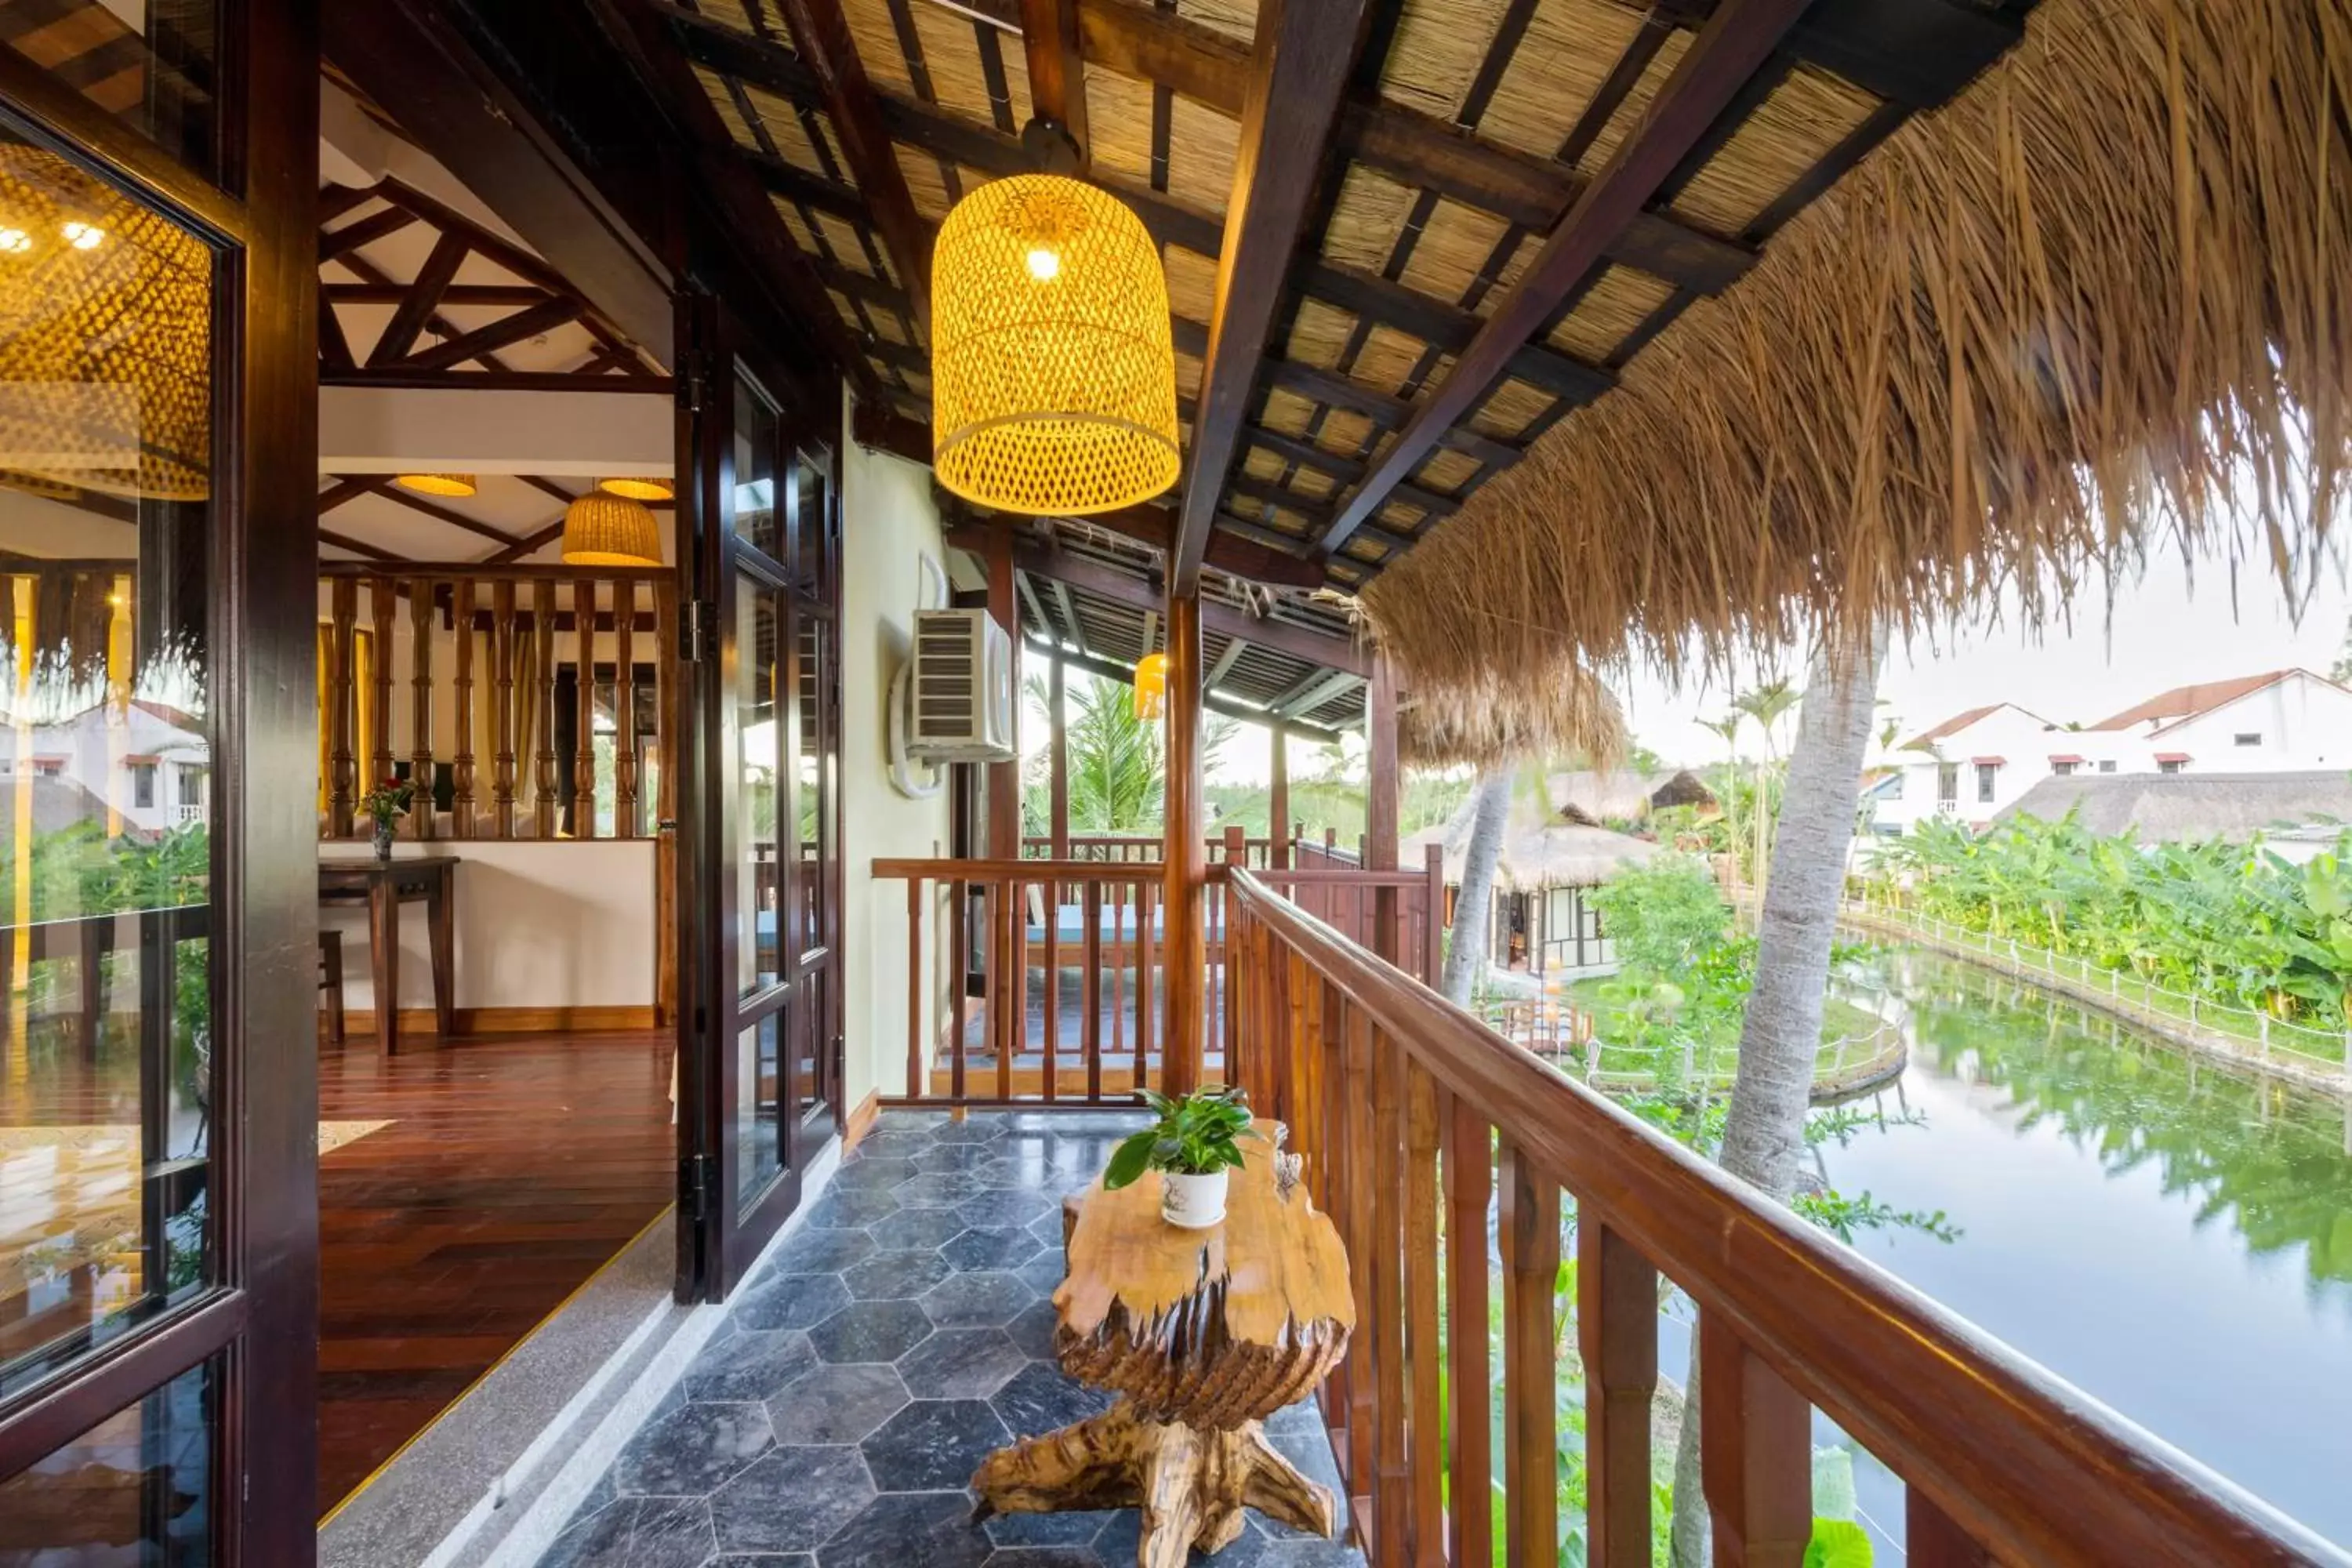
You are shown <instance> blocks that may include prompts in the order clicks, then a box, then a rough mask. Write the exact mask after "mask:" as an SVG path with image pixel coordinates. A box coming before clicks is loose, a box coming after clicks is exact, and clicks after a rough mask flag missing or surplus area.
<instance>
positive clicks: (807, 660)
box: [793, 615, 827, 955]
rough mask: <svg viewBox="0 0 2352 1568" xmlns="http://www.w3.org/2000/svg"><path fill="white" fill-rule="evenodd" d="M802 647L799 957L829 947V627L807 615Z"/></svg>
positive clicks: (796, 832)
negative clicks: (826, 943)
mask: <svg viewBox="0 0 2352 1568" xmlns="http://www.w3.org/2000/svg"><path fill="white" fill-rule="evenodd" d="M796 629H797V632H798V641H799V643H800V658H799V661H798V664H799V668H798V669H797V671H796V674H797V676H798V681H797V685H798V688H799V690H798V699H799V704H800V711H799V713H798V714H797V715H796V717H797V719H798V721H799V722H798V726H797V728H796V730H795V732H794V742H795V754H794V757H793V763H794V776H793V786H794V787H793V818H794V827H793V837H794V838H795V840H796V841H797V843H798V846H799V857H798V865H799V873H798V874H799V879H800V900H799V902H800V909H799V911H798V914H797V917H796V921H795V923H796V924H797V925H798V927H799V950H798V951H799V952H800V953H801V954H803V955H806V954H810V953H814V952H815V951H816V950H817V949H818V948H820V947H823V946H824V893H825V888H824V881H825V878H824V870H825V868H824V859H823V858H822V857H821V855H820V849H821V848H822V846H823V842H824V840H823V833H824V818H825V816H826V811H825V805H826V803H825V799H824V771H823V770H824V715H823V712H822V709H823V706H824V704H823V703H822V702H821V701H820V700H819V698H820V696H821V694H822V693H823V692H824V680H825V677H826V673H827V672H826V670H825V668H824V647H825V641H826V639H825V638H824V637H823V636H822V635H821V634H822V633H823V632H824V630H825V629H826V628H825V623H824V622H822V621H820V620H818V619H817V617H816V616H812V615H803V616H801V617H800V625H799V626H798V627H797V628H796Z"/></svg>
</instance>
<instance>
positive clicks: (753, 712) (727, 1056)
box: [680, 306, 841, 1297]
mask: <svg viewBox="0 0 2352 1568" xmlns="http://www.w3.org/2000/svg"><path fill="white" fill-rule="evenodd" d="M693 313H694V311H693V310H692V308H689V314H693ZM717 316H718V312H717V311H716V310H715V308H714V307H709V306H705V307H703V308H702V309H701V312H700V319H699V330H700V331H702V332H703V333H704V334H706V335H707V338H708V339H709V341H712V342H715V343H716V344H718V345H719V346H718V347H717V348H715V349H714V351H713V353H712V360H713V363H716V364H718V365H719V366H721V367H723V368H722V369H720V370H719V373H718V374H713V375H711V376H710V377H709V379H708V380H707V381H705V382H703V383H701V384H699V385H698V389H697V390H698V392H699V396H700V407H699V408H697V409H690V410H689V417H688V430H689V434H688V444H689V447H690V449H691V451H692V452H693V454H694V457H695V467H696V469H697V472H698V478H697V480H696V482H695V483H694V484H693V485H692V486H691V487H690V490H691V495H690V496H688V497H687V498H685V499H686V504H688V508H689V512H688V516H689V521H690V523H691V531H692V536H693V539H694V542H695V563H694V571H695V575H696V588H695V593H696V596H697V601H698V609H697V613H696V614H695V615H693V616H689V622H690V623H694V624H698V625H700V626H704V627H705V628H706V629H707V634H708V635H707V644H706V646H703V647H698V648H696V649H694V650H690V651H693V652H695V653H697V654H698V658H697V683H696V689H697V692H698V704H697V707H698V717H699V720H700V722H699V725H698V732H699V744H698V746H697V747H696V748H695V752H696V753H697V754H696V755H694V756H693V757H691V758H682V759H681V766H682V768H684V769H686V770H688V772H687V773H682V775H681V776H682V777H684V778H686V779H687V781H688V796H687V798H688V803H689V804H688V814H689V819H690V820H689V821H688V824H687V825H686V826H687V837H688V841H689V851H688V863H689V864H692V865H695V866H697V867H698V868H699V871H698V878H697V880H698V884H699V893H698V897H697V898H696V899H695V900H694V902H695V903H696V904H697V905H698V909H697V910H693V911H689V916H688V929H689V931H690V932H691V933H692V934H693V936H694V938H695V940H694V941H693V942H691V943H690V945H691V946H693V947H695V948H697V949H698V950H699V952H700V953H701V955H702V962H701V963H699V964H698V965H689V966H688V967H689V968H692V969H695V970H697V971H698V973H699V975H700V978H701V989H700V995H699V1001H698V1003H697V1004H695V1005H690V1006H689V1008H688V1016H686V1017H684V1018H682V1019H681V1040H680V1050H681V1059H682V1060H688V1061H689V1062H691V1063H693V1064H694V1066H693V1067H690V1068H689V1070H688V1072H687V1073H686V1074H685V1077H684V1080H683V1081H684V1085H685V1089H684V1093H683V1097H682V1100H681V1104H682V1105H683V1106H686V1107H689V1108H691V1110H693V1111H694V1113H695V1114H694V1116H693V1118H692V1121H691V1123H690V1124H689V1125H688V1128H687V1131H688V1136H689V1138H690V1139H691V1140H692V1147H693V1149H694V1150H695V1152H694V1153H692V1154H690V1155H689V1157H688V1172H687V1177H686V1180H687V1186H686V1196H687V1201H688V1211H689V1213H691V1214H694V1215H699V1216H700V1218H699V1223H698V1226H697V1228H696V1233H695V1235H694V1237H693V1238H692V1240H691V1241H690V1243H682V1247H681V1257H680V1263H681V1283H682V1289H684V1290H685V1291H686V1292H687V1293H688V1294H689V1295H695V1296H703V1297H710V1296H717V1295H720V1294H723V1293H724V1292H725V1291H726V1290H727V1289H731V1288H732V1286H733V1285H734V1283H735V1282H736V1281H737V1280H738V1279H741V1278H742V1276H743V1274H744V1273H745V1271H746V1270H747V1269H748V1268H750V1266H751V1262H752V1260H753V1259H755V1258H757V1257H758V1255H759V1251H760V1248H761V1247H763V1246H764V1245H765V1244H766V1242H767V1241H768V1239H769V1238H770V1237H772V1236H773V1235H774V1234H775V1231H776V1228H777V1227H778V1226H781V1225H782V1223H783V1221H784V1220H785V1219H786V1218H787V1217H789V1216H790V1215H791V1214H792V1212H793V1209H794V1208H795V1207H796V1206H797V1205H798V1203H799V1201H800V1184H801V1173H802V1172H803V1169H804V1168H805V1166H806V1164H807V1163H808V1161H809V1160H810V1159H811V1158H813V1157H814V1155H815V1154H817V1153H818V1152H821V1151H822V1150H823V1149H824V1146H825V1143H826V1141H827V1140H828V1139H830V1138H831V1137H832V1136H833V1135H834V1133H835V1129H836V1128H837V1126H838V1125H839V1120H840V1114H841V1112H840V1105H839V1101H840V1088H839V1085H840V1066H839V1063H840V1051H841V1027H840V1021H839V1020H840V984H839V980H838V973H837V972H838V968H839V956H838V954H839V942H838V940H837V936H836V932H837V931H838V920H839V914H838V903H839V878H840V853H839V833H838V826H837V824H838V814H839V807H838V802H837V799H836V797H835V792H836V790H837V787H838V776H839V768H838V766H837V758H838V754H839V740H838V735H839V728H840V721H839V711H840V701H841V698H840V681H839V675H838V663H839V660H838V648H839V639H840V633H839V627H838V624H837V620H836V616H835V605H837V603H838V598H839V584H838V582H837V574H836V570H835V563H836V562H837V560H838V557H839V534H840V520H839V515H838V508H837V507H836V506H835V501H834V479H833V456H832V449H831V434H832V433H831V432H830V431H825V432H823V433H821V436H820V437H819V438H815V439H812V438H809V435H808V433H806V432H804V431H801V430H796V429H795V428H794V422H793V420H792V419H791V418H790V417H788V416H787V415H786V413H785V410H784V405H783V404H782V400H781V399H780V398H779V397H778V396H776V395H774V394H772V392H771V390H770V388H771V387H772V386H774V385H777V384H779V383H778V382H776V381H774V380H771V379H767V378H764V377H763V375H762V373H761V369H760V368H759V366H758V364H757V363H755V361H754V359H753V357H752V356H751V353H750V352H749V349H748V346H747V345H743V344H740V343H732V342H729V341H728V340H727V339H726V338H725V337H724V335H723V334H722V332H721V329H720V326H719V322H718V320H717ZM693 395H694V394H692V393H689V397H690V398H691V397H692V396H693ZM692 635H693V634H692V633H691V631H690V632H689V636H692ZM697 1019H699V1020H701V1022H700V1024H699V1026H697V1023H696V1020H697Z"/></svg>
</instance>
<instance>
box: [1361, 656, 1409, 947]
mask: <svg viewBox="0 0 2352 1568" xmlns="http://www.w3.org/2000/svg"><path fill="white" fill-rule="evenodd" d="M1364 740H1365V742H1366V747H1365V749H1366V751H1367V752H1368V753H1369V755H1368V757H1367V765H1368V767H1369V769H1370V782H1369V783H1368V784H1366V786H1365V790H1364V857H1363V862H1364V868H1365V869H1366V870H1368V871H1393V870H1395V869H1396V868H1397V804H1398V803H1397V690H1396V667H1395V666H1393V665H1391V663H1389V660H1388V656H1387V655H1386V654H1383V653H1381V652H1380V651H1379V650H1377V649H1375V650H1374V652H1373V654H1372V679H1371V685H1370V689H1369V690H1368V691H1366V693H1365V699H1364ZM1398 906H1399V900H1398V898H1397V890H1396V889H1394V888H1381V889H1376V890H1375V891H1374V892H1373V894H1372V951H1373V952H1377V953H1379V954H1380V955H1381V957H1382V958H1385V959H1387V960H1388V961H1389V962H1390V963H1396V962H1397V959H1398V956H1399V954H1400V952H1402V945H1403V944H1402V942H1400V941H1399V940H1398V933H1397V910H1398Z"/></svg>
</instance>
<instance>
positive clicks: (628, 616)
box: [613, 577, 799, 860]
mask: <svg viewBox="0 0 2352 1568" xmlns="http://www.w3.org/2000/svg"><path fill="white" fill-rule="evenodd" d="M636 622H637V584H636V580H635V578H630V577H624V578H622V579H620V580H619V581H618V582H616V583H614V584H613V837H615V838H635V837H636V836H637V656H636V644H635V633H636V629H637V628H636ZM793 700H795V701H797V700H799V698H798V694H797V693H795V694H794V698H793ZM777 837H778V838H780V839H781V838H782V837H783V835H782V832H781V831H780V832H779V833H778V834H777ZM777 853H778V858H779V859H780V860H781V859H782V846H781V845H779V847H778V851H777Z"/></svg>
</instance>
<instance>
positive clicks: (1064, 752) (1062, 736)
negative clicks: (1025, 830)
mask: <svg viewBox="0 0 2352 1568" xmlns="http://www.w3.org/2000/svg"><path fill="white" fill-rule="evenodd" d="M1045 703H1046V707H1047V709H1048V710H1049V711H1048V715H1047V716H1048V718H1050V719H1051V721H1052V722H1053V731H1054V743H1053V751H1052V752H1051V759H1050V763H1049V765H1050V767H1051V769H1052V772H1053V780H1054V782H1053V792H1054V821H1053V826H1052V828H1051V832H1052V833H1053V835H1054V858H1055V859H1056V860H1066V859H1068V858H1070V725H1069V719H1068V716H1067V715H1066V714H1065V713H1064V712H1063V710H1062V661H1061V660H1060V659H1058V658H1057V659H1055V660H1054V662H1053V663H1052V664H1050V665H1048V666H1047V667H1046V672H1045Z"/></svg>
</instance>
